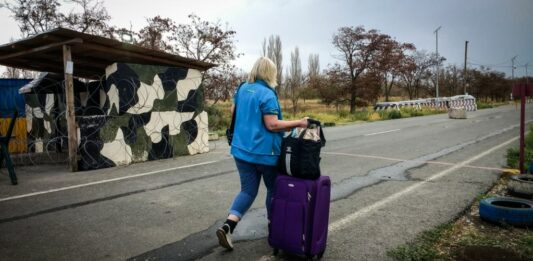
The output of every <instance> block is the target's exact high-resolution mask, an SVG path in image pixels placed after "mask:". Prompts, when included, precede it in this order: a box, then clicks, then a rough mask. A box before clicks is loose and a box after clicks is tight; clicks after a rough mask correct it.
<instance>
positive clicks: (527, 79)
mask: <svg viewBox="0 0 533 261" xmlns="http://www.w3.org/2000/svg"><path fill="white" fill-rule="evenodd" d="M528 65H529V63H526V85H527V84H529V77H528V76H527V66H528Z"/></svg>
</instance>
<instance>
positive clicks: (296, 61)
mask: <svg viewBox="0 0 533 261" xmlns="http://www.w3.org/2000/svg"><path fill="white" fill-rule="evenodd" d="M288 78H289V79H288V80H287V87H288V89H289V94H290V96H291V97H290V98H291V102H292V113H293V114H294V115H296V112H297V110H298V99H299V96H300V88H301V86H302V81H303V76H302V62H301V61H300V50H299V49H298V47H296V48H294V51H293V52H291V67H290V68H289V76H288Z"/></svg>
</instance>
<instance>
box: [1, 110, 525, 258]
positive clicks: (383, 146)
mask: <svg viewBox="0 0 533 261" xmlns="http://www.w3.org/2000/svg"><path fill="white" fill-rule="evenodd" d="M529 109H531V108H530V107H528V110H529ZM531 119H533V116H531V115H529V114H528V115H526V120H531ZM518 123H519V113H518V111H517V110H516V109H515V106H503V107H499V108H496V109H487V110H480V111H477V112H469V113H468V119H466V120H452V119H448V118H447V115H445V114H442V115H434V116H426V117H416V118H408V119H399V120H391V121H382V122H374V123H364V124H353V125H346V126H341V127H334V128H327V129H325V134H326V138H327V140H328V142H327V145H326V147H325V148H324V150H323V154H322V165H321V167H322V172H323V174H325V175H329V176H330V177H331V179H332V183H333V188H332V204H331V212H330V224H329V239H328V247H327V251H326V253H325V255H324V260H386V259H388V257H387V255H386V252H387V250H389V249H391V248H394V247H395V246H398V245H400V244H404V243H406V242H409V241H410V240H412V239H414V238H415V237H416V235H417V234H419V233H420V232H422V231H424V230H428V229H431V228H433V227H435V226H437V225H439V224H442V223H445V222H448V221H450V220H452V219H454V218H455V217H457V216H458V215H460V213H461V212H462V211H463V210H464V209H465V208H466V207H467V206H469V204H471V203H472V201H473V200H474V198H475V197H476V196H477V195H479V194H480V193H483V192H485V191H487V190H488V189H489V188H490V187H491V185H492V184H493V182H494V181H495V180H496V179H497V177H498V175H499V173H500V168H501V167H502V166H503V165H505V159H504V155H505V151H506V149H507V148H509V147H511V146H516V144H517V138H518ZM210 147H211V152H210V153H207V154H203V155H196V156H189V157H180V158H177V159H169V160H162V161H156V162H146V163H140V164H134V165H131V166H127V167H117V168H110V169H103V170H96V171H90V172H79V173H69V172H68V171H66V169H65V167H64V166H31V167H19V168H18V169H17V172H18V176H19V182H20V185H18V186H10V185H9V179H8V177H7V174H6V171H5V169H2V170H0V257H2V258H1V259H2V260H125V259H130V260H192V259H200V260H290V259H293V258H294V257H291V256H287V255H281V256H278V257H274V256H272V255H271V249H270V248H269V246H268V243H267V240H266V236H267V231H266V219H265V209H264V206H263V204H264V194H265V193H264V192H265V191H264V189H263V188H261V191H260V193H259V196H258V198H257V199H256V201H255V203H254V205H253V206H252V209H251V210H250V211H249V212H248V213H247V215H246V216H245V218H244V219H243V221H242V222H241V223H240V224H239V225H238V227H237V230H236V234H235V235H234V238H235V240H236V241H237V243H236V246H235V250H234V251H232V252H228V251H225V250H223V249H222V248H220V247H218V246H217V240H216V238H215V234H214V231H215V229H216V228H217V227H218V226H219V225H220V224H221V222H222V221H223V220H224V219H225V216H226V213H227V209H228V207H229V205H230V204H231V200H232V199H233V197H234V196H235V194H236V193H237V192H238V190H239V181H238V176H237V174H236V170H235V165H234V162H233V160H232V158H231V157H230V155H229V154H228V146H227V145H226V144H225V141H223V140H221V141H218V142H212V143H211V144H210Z"/></svg>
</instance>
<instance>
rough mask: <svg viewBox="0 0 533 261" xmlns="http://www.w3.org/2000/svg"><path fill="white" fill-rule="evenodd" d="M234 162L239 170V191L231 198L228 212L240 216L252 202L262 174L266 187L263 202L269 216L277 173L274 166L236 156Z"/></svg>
mask: <svg viewBox="0 0 533 261" xmlns="http://www.w3.org/2000/svg"><path fill="white" fill-rule="evenodd" d="M235 164H236V165H237V170H238V171H239V176H240V178H241V191H240V192H239V193H238V194H237V196H236V197H235V199H234V200H233V204H232V205H231V208H230V212H229V213H230V214H233V215H235V216H238V217H239V218H242V216H243V215H244V214H245V213H246V211H248V209H249V208H250V206H251V205H252V203H253V202H254V200H255V197H256V196H257V191H258V190H259V183H260V182H261V176H263V182H264V183H265V186H266V188H267V196H266V202H265V205H266V209H267V213H268V216H267V217H270V205H271V204H270V203H271V201H272V192H273V189H274V183H275V181H276V176H277V175H278V173H277V171H276V166H267V165H261V164H254V163H249V162H246V161H242V160H239V159H237V158H235Z"/></svg>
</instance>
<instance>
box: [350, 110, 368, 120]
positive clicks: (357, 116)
mask: <svg viewBox="0 0 533 261" xmlns="http://www.w3.org/2000/svg"><path fill="white" fill-rule="evenodd" d="M368 115H369V114H368V112H366V111H357V112H355V113H354V114H352V115H351V119H352V121H368Z"/></svg>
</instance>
